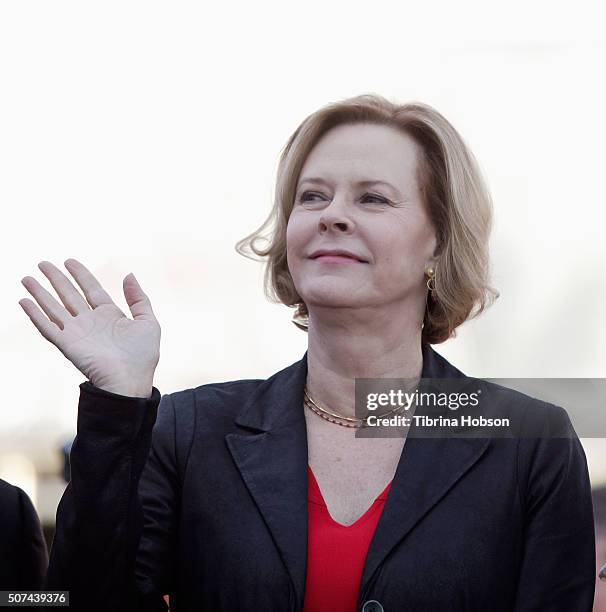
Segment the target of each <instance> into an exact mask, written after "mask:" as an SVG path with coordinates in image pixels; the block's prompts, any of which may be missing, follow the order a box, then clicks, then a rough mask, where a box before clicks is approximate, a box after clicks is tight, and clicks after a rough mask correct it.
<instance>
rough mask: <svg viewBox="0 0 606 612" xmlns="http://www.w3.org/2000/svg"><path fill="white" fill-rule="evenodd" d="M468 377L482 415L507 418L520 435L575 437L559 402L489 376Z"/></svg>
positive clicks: (531, 436) (566, 413)
mask: <svg viewBox="0 0 606 612" xmlns="http://www.w3.org/2000/svg"><path fill="white" fill-rule="evenodd" d="M469 380H471V381H472V386H474V385H475V386H474V389H475V388H476V387H477V390H479V391H480V397H481V399H480V409H481V410H482V412H483V413H484V414H485V416H491V417H500V418H509V419H510V421H511V423H512V426H513V428H514V430H515V431H516V434H519V435H520V437H523V438H535V437H539V438H554V437H576V434H575V431H574V428H573V426H572V423H571V421H570V417H569V415H568V412H567V411H566V409H565V408H563V407H562V406H559V405H557V404H553V403H551V402H547V401H544V400H542V399H539V398H536V397H533V396H531V395H528V394H527V393H523V392H522V391H518V390H517V389H512V388H510V387H506V386H503V385H500V384H497V383H495V382H492V381H490V380H483V379H469Z"/></svg>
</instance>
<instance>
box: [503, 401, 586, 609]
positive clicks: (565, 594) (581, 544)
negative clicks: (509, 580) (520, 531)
mask: <svg viewBox="0 0 606 612" xmlns="http://www.w3.org/2000/svg"><path fill="white" fill-rule="evenodd" d="M545 405H546V406H547V407H548V408H549V410H548V414H547V415H546V417H545V416H544V418H543V420H544V422H545V423H547V427H546V428H544V430H543V431H544V435H543V436H542V437H540V438H537V439H530V438H521V439H520V440H519V446H518V482H519V485H520V491H521V497H522V506H523V508H524V510H525V538H524V551H523V559H522V566H521V572H520V578H519V583H518V593H517V604H516V608H515V609H516V611H517V612H531V611H533V612H534V611H536V612H539V611H541V612H570V610H575V612H591V610H592V607H593V599H594V590H595V580H596V577H595V574H596V561H595V527H594V517H593V504H592V498H591V484H590V480H589V473H588V469H587V460H586V457H585V452H584V450H583V447H582V445H581V442H580V441H579V439H578V437H577V435H576V432H575V431H574V428H573V426H572V423H571V422H570V418H569V416H568V414H567V413H566V411H565V410H564V409H563V408H561V407H559V406H554V405H551V404H545ZM528 410H529V411H533V410H534V407H533V406H532V405H531V406H530V407H529V408H528ZM538 414H543V415H545V412H544V411H542V410H536V412H535V415H534V416H535V418H537V417H536V415H538ZM527 420H528V419H527ZM529 429H530V428H529Z"/></svg>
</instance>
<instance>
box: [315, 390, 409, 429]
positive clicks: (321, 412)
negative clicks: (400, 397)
mask: <svg viewBox="0 0 606 612" xmlns="http://www.w3.org/2000/svg"><path fill="white" fill-rule="evenodd" d="M303 396H304V398H303V403H304V404H305V406H307V407H308V408H309V409H310V410H312V412H315V413H316V414H317V415H318V416H320V417H322V418H323V419H325V420H326V421H330V422H331V423H336V424H337V425H341V426H342V427H367V426H368V425H367V419H368V417H366V418H364V419H359V418H357V417H346V416H343V415H342V414H337V413H335V412H330V410H327V409H326V408H323V407H322V406H319V405H318V404H317V403H316V402H315V401H314V399H313V398H312V397H311V395H310V394H309V392H308V391H307V385H305V387H304V388H303ZM404 408H406V406H396V407H395V408H394V409H393V410H390V411H389V412H386V413H385V414H381V415H378V416H379V418H385V417H388V416H390V415H392V414H395V413H396V412H397V411H399V410H403V409H404ZM369 416H372V415H369ZM335 419H340V420H338V421H337V420H335ZM342 421H345V423H343V422H342Z"/></svg>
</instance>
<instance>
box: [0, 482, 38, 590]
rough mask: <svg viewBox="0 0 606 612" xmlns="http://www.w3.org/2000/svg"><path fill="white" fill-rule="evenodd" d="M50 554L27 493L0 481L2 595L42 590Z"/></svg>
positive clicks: (0, 570)
mask: <svg viewBox="0 0 606 612" xmlns="http://www.w3.org/2000/svg"><path fill="white" fill-rule="evenodd" d="M47 565H48V550H47V548H46V542H45V540H44V535H43V533H42V527H41V525H40V519H39V518H38V514H37V513H36V510H35V508H34V506H33V505H32V502H31V500H30V498H29V497H28V496H27V494H26V493H25V491H23V490H22V489H20V488H19V487H16V486H14V485H12V484H9V483H8V482H6V481H5V480H0V591H11V590H12V591H18V590H24V589H25V590H40V589H42V587H43V584H44V577H45V574H46V569H47Z"/></svg>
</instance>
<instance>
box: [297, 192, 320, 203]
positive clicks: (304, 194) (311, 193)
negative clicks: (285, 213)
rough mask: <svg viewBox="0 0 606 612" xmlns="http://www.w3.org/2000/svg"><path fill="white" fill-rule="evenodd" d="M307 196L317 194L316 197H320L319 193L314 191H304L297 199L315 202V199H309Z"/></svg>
mask: <svg viewBox="0 0 606 612" xmlns="http://www.w3.org/2000/svg"><path fill="white" fill-rule="evenodd" d="M309 196H318V197H322V194H321V193H316V192H314V191H306V192H304V193H302V194H301V197H300V198H299V200H300V201H301V202H315V201H316V200H310V199H309Z"/></svg>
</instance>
